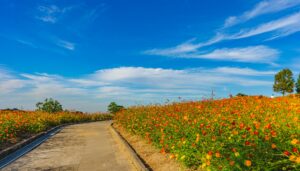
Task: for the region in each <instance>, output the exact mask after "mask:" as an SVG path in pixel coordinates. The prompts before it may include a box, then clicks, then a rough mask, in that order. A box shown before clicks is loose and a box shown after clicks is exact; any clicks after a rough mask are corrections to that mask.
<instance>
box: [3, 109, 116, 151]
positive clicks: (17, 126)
mask: <svg viewBox="0 0 300 171" xmlns="http://www.w3.org/2000/svg"><path fill="white" fill-rule="evenodd" d="M111 117H112V116H111V115H104V114H82V113H72V112H61V113H55V114H49V113H44V112H29V111H0V147H1V145H2V146H3V144H5V143H9V144H12V143H14V142H17V141H18V140H19V139H22V138H26V137H28V136H30V135H33V134H36V133H39V132H42V131H45V130H47V129H49V128H51V127H54V126H57V125H61V124H66V123H80V122H89V121H100V120H107V119H111ZM3 148H4V147H3ZM0 149H1V148H0Z"/></svg>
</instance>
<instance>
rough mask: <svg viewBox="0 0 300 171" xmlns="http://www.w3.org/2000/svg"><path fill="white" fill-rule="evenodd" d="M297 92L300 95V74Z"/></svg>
mask: <svg viewBox="0 0 300 171" xmlns="http://www.w3.org/2000/svg"><path fill="white" fill-rule="evenodd" d="M296 92H297V94H300V74H299V76H298V79H297V82H296Z"/></svg>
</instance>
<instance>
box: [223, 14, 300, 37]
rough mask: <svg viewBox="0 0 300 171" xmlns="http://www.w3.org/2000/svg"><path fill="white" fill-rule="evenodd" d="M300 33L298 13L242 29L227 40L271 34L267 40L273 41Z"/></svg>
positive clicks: (299, 15) (299, 16)
mask: <svg viewBox="0 0 300 171" xmlns="http://www.w3.org/2000/svg"><path fill="white" fill-rule="evenodd" d="M299 31H300V12H297V13H295V14H292V15H289V16H286V17H283V18H280V19H278V20H274V21H271V22H267V23H263V24H261V25H259V26H257V27H255V28H251V29H243V30H241V31H240V33H237V34H234V35H231V36H229V37H228V39H242V38H247V37H252V36H256V35H260V34H264V33H269V32H273V33H274V35H272V36H271V37H270V38H269V39H275V38H279V37H284V36H288V35H291V34H293V33H296V32H299Z"/></svg>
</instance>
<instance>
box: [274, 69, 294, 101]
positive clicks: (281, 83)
mask: <svg viewBox="0 0 300 171" xmlns="http://www.w3.org/2000/svg"><path fill="white" fill-rule="evenodd" d="M294 86H295V81H294V79H293V73H292V71H291V70H290V69H287V68H286V69H283V70H281V71H280V72H278V73H277V74H276V75H275V80H274V85H273V90H274V91H275V92H280V93H282V95H283V96H284V95H285V94H286V93H292V92H294Z"/></svg>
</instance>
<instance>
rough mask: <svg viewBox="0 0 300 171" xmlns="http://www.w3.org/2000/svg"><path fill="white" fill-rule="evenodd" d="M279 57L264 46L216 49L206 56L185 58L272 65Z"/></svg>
mask: <svg viewBox="0 0 300 171" xmlns="http://www.w3.org/2000/svg"><path fill="white" fill-rule="evenodd" d="M278 56H279V52H278V51H277V50H275V49H271V48H269V47H266V46H249V47H243V48H224V49H216V50H214V51H213V52H211V53H207V54H201V55H197V54H187V55H185V56H184V57H187V58H203V59H213V60H224V61H238V62H252V63H272V62H273V61H275V60H276V58H277V57H278Z"/></svg>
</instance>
